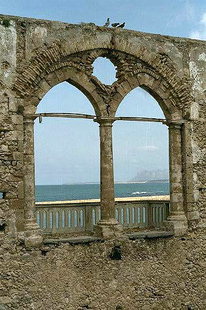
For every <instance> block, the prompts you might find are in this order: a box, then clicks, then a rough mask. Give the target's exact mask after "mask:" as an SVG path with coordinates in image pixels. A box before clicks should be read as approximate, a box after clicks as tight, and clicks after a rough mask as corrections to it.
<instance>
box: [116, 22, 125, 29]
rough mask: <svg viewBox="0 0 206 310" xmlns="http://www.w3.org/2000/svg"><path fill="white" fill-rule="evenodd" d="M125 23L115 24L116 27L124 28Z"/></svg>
mask: <svg viewBox="0 0 206 310" xmlns="http://www.w3.org/2000/svg"><path fill="white" fill-rule="evenodd" d="M124 26H125V23H122V24H120V25H119V26H117V28H124Z"/></svg>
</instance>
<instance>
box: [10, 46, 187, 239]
mask: <svg viewBox="0 0 206 310" xmlns="http://www.w3.org/2000/svg"><path fill="white" fill-rule="evenodd" d="M112 42H113V41H112ZM110 44H111V45H110V46H112V48H111V47H110V48H105V47H102V46H99V47H98V48H93V49H92V48H91V47H92V46H93V44H91V46H90V48H89V49H86V48H85V46H78V47H77V46H76V48H75V52H74V51H73V50H72V49H71V50H69V49H68V46H67V49H66V48H65V45H64V43H62V44H61V43H58V44H57V43H53V44H52V45H51V46H50V47H49V48H47V49H44V50H41V51H39V53H38V51H37V52H36V55H35V56H34V57H33V58H32V59H31V60H30V62H29V63H28V65H27V66H26V67H25V68H24V70H22V72H20V73H19V74H18V75H17V78H16V83H15V85H14V88H13V90H14V91H15V92H16V94H17V96H18V98H19V99H20V100H19V102H20V103H21V104H22V107H21V109H20V110H21V111H23V115H24V124H25V126H24V135H25V141H26V142H25V147H26V149H24V163H25V171H26V172H25V182H24V184H25V186H26V189H25V193H26V192H28V189H29V188H27V185H26V184H28V180H29V178H30V176H31V173H32V166H33V161H32V152H33V151H32V147H31V145H32V134H31V132H32V126H33V125H32V120H31V119H30V115H32V114H34V113H35V110H36V107H37V105H38V103H39V101H40V100H41V98H42V97H43V96H44V95H45V94H46V92H47V91H48V90H49V89H50V88H52V87H53V86H54V85H56V84H58V83H60V82H63V81H68V82H69V83H71V84H73V85H74V86H76V87H77V88H78V89H80V90H81V91H82V92H83V93H84V94H85V95H86V96H87V98H88V99H89V100H90V102H91V103H92V105H93V107H94V110H95V113H96V116H97V119H98V121H99V122H100V127H102V129H101V130H102V136H104V139H106V137H107V136H108V137H109V139H111V136H112V135H111V130H110V129H109V128H111V127H112V119H113V118H114V116H115V113H116V111H117V108H118V106H119V104H120V103H121V101H122V99H123V98H124V97H125V96H126V95H127V94H128V93H129V92H130V91H131V90H132V89H134V88H135V87H138V86H140V87H142V88H145V89H146V90H147V91H148V92H149V93H150V94H152V95H153V96H154V97H155V98H156V99H157V101H158V102H159V104H160V106H161V108H162V110H163V112H164V114H165V116H166V119H167V121H168V123H169V124H171V125H170V133H171V134H170V136H171V138H170V141H171V143H170V150H171V167H172V171H173V174H172V176H171V184H172V192H171V193H172V197H171V205H172V210H173V212H172V213H171V222H173V223H174V226H175V230H176V234H182V233H184V232H185V230H186V229H187V224H186V217H185V212H184V211H183V204H184V200H185V198H184V197H186V196H187V193H186V191H184V189H183V178H184V174H183V164H182V157H183V152H184V146H183V145H182V124H183V118H184V114H185V113H184V111H185V110H187V107H188V105H190V103H191V101H192V98H191V95H190V91H189V87H190V85H189V82H188V79H186V78H185V77H184V76H182V75H181V74H180V73H179V71H178V70H177V68H176V66H175V64H174V63H173V62H172V61H171V60H170V58H169V57H168V56H167V55H166V54H162V53H155V52H153V51H151V50H148V49H146V48H143V47H141V48H139V47H138V46H137V45H136V49H135V48H134V45H133V44H132V45H131V46H129V47H128V48H127V49H126V51H125V48H123V46H121V44H120V43H119V44H116V45H115V47H114V44H113V43H111V42H110ZM117 47H118V48H117ZM98 57H106V58H108V59H109V60H110V61H111V62H112V63H113V64H114V65H115V66H116V67H117V81H115V82H114V83H113V84H112V85H104V84H102V83H101V82H100V81H99V80H98V79H97V78H96V77H95V76H93V75H92V72H93V67H92V64H93V62H94V60H95V59H96V58H98ZM105 119H106V121H105ZM105 141H106V140H105ZM108 143H109V144H108V145H110V146H111V141H110V142H108ZM28 145H30V150H29V149H28ZM110 148H111V147H110ZM104 156H105V154H102V157H101V158H102V159H103V162H104ZM108 158H112V154H110V155H109V156H108ZM28 161H29V164H28ZM103 165H105V167H106V166H107V165H109V166H110V169H109V170H110V171H112V170H111V169H112V166H111V165H110V163H109V162H107V163H103ZM27 168H28V169H27ZM109 170H108V171H109ZM108 173H109V172H108ZM106 179H107V182H108V180H110V181H109V182H110V183H109V184H110V186H109V187H108V186H107V187H106V188H105V194H104V195H105V197H107V196H108V197H109V198H108V199H107V198H106V199H105V201H104V204H105V205H107V206H109V205H110V204H111V205H113V207H114V199H113V193H111V188H112V184H113V181H112V177H111V178H110V175H109V174H108V176H107V177H106V178H105V180H106ZM32 182H34V181H32ZM102 183H105V182H102ZM108 189H109V190H110V193H109V192H107V191H108ZM33 196H34V194H33ZM25 199H26V198H25ZM27 200H28V201H27V202H26V203H25V205H30V206H33V205H34V199H33V200H32V199H30V198H28V199H27ZM26 208H27V207H26ZM30 211H31V210H29V212H25V214H28V216H27V219H26V221H27V223H28V225H29V226H31V225H30V218H31V217H32V215H31V214H32V212H30ZM112 213H113V209H112V211H111V210H110V211H109V212H105V216H106V218H107V219H108V217H111V214H112ZM30 231H31V228H30Z"/></svg>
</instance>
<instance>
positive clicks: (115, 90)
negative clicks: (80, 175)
mask: <svg viewBox="0 0 206 310" xmlns="http://www.w3.org/2000/svg"><path fill="white" fill-rule="evenodd" d="M131 51H132V54H131ZM100 56H101V57H102V56H103V57H107V58H108V59H110V60H111V61H112V62H113V64H114V65H115V66H117V78H118V80H117V81H116V82H115V83H113V84H112V85H111V86H108V85H104V84H102V83H101V82H100V81H99V80H98V79H97V78H95V77H93V75H92V63H93V62H94V60H95V59H96V58H98V57H100ZM66 80H69V82H70V83H71V84H73V85H75V86H76V87H77V88H79V89H80V90H81V91H82V92H83V93H84V94H85V95H86V96H87V97H88V99H89V100H90V101H91V103H92V105H93V107H94V109H95V111H96V113H97V115H102V116H106V115H107V113H108V109H107V107H108V105H109V106H110V111H111V116H113V115H114V114H115V112H116V109H117V107H118V105H119V103H120V102H121V100H122V99H123V98H124V96H125V95H127V93H128V92H130V91H131V90H132V89H133V88H135V87H138V86H141V87H143V88H144V87H145V88H146V89H147V90H148V91H149V92H150V93H151V94H152V95H153V96H154V97H156V99H157V100H158V102H159V104H160V106H161V108H162V109H163V111H164V113H165V115H166V117H167V118H168V119H175V118H178V117H179V118H180V117H181V116H182V114H183V113H182V110H183V107H184V110H186V109H187V107H188V106H189V105H190V103H191V102H192V98H191V95H190V92H189V87H190V85H189V82H188V80H187V79H186V78H185V77H184V76H183V77H180V76H179V71H178V70H177V69H176V68H175V65H174V64H173V63H172V61H171V60H170V59H169V57H167V55H165V54H160V53H156V54H155V53H154V52H152V51H149V50H146V48H144V49H143V48H141V49H140V48H138V46H137V50H136V52H135V53H134V48H131V47H130V48H129V49H128V50H127V52H125V51H124V50H123V48H122V49H114V48H113V49H111V48H110V49H109V48H107V49H106V48H97V49H89V50H84V51H83V48H82V47H81V49H80V47H79V50H78V49H77V51H76V53H71V54H69V51H68V50H67V54H65V47H64V45H61V44H57V43H54V44H53V45H51V46H50V47H49V48H47V49H46V50H43V51H41V52H40V53H39V54H38V53H37V55H36V56H35V57H33V58H32V59H31V61H30V63H29V65H28V66H27V67H26V68H25V69H24V70H23V71H22V72H20V74H18V76H17V79H16V82H15V86H14V90H15V91H16V93H17V95H18V96H19V97H20V98H24V99H25V101H26V102H30V99H31V97H33V98H35V97H36V98H39V99H40V98H41V96H42V95H43V94H45V93H46V92H47V91H48V90H49V86H50V88H51V87H53V86H54V85H56V84H57V83H60V82H62V81H66ZM47 84H48V85H49V86H47ZM37 102H38V100H37ZM111 102H113V103H112V105H111ZM34 105H35V103H34ZM105 105H106V107H105ZM180 111H181V112H180Z"/></svg>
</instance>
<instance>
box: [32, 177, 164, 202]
mask: <svg viewBox="0 0 206 310" xmlns="http://www.w3.org/2000/svg"><path fill="white" fill-rule="evenodd" d="M168 194H169V182H168V181H166V180H157V181H137V182H124V183H122V182H116V183H115V197H141V196H142V197H144V196H162V195H168ZM98 198H100V184H99V183H93V182H92V183H73V184H62V185H36V201H37V202H40V201H65V200H87V199H98Z"/></svg>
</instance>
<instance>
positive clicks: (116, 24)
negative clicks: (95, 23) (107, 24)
mask: <svg viewBox="0 0 206 310" xmlns="http://www.w3.org/2000/svg"><path fill="white" fill-rule="evenodd" d="M118 25H119V23H113V24H112V25H111V26H112V27H117V26H118Z"/></svg>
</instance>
